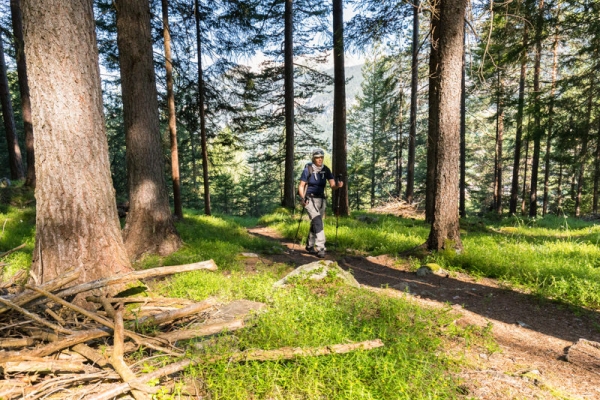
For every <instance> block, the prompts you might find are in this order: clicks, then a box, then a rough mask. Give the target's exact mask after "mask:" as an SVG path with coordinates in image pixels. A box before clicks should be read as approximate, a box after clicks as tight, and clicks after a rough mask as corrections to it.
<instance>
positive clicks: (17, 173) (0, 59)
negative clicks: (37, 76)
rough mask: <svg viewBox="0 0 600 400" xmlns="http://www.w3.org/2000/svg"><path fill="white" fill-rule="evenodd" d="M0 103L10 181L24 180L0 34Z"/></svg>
mask: <svg viewBox="0 0 600 400" xmlns="http://www.w3.org/2000/svg"><path fill="white" fill-rule="evenodd" d="M0 103H2V119H3V120H4V132H5V134H6V146H7V147H8V164H9V167H10V179H13V180H18V179H23V178H25V173H24V172H23V159H22V157H21V148H20V147H19V140H18V138H17V129H16V127H15V116H14V113H13V108H12V100H11V98H10V88H9V86H8V76H7V74H6V62H5V61H4V46H3V43H2V35H1V34H0Z"/></svg>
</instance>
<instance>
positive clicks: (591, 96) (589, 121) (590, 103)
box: [575, 75, 595, 217]
mask: <svg viewBox="0 0 600 400" xmlns="http://www.w3.org/2000/svg"><path fill="white" fill-rule="evenodd" d="M594 78H595V76H594V75H592V76H591V82H590V89H589V94H588V101H587V111H586V126H585V129H584V130H583V132H582V133H583V139H582V141H581V153H579V160H578V166H579V173H578V176H577V195H576V196H575V216H576V217H579V216H580V215H581V194H582V192H583V180H584V173H585V163H586V162H587V158H588V154H587V153H588V150H587V148H588V139H589V137H590V132H591V130H592V106H593V104H594V89H595V87H594V86H595V85H594V83H595V79H594Z"/></svg>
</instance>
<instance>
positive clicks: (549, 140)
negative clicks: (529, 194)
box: [542, 3, 560, 215]
mask: <svg viewBox="0 0 600 400" xmlns="http://www.w3.org/2000/svg"><path fill="white" fill-rule="evenodd" d="M559 6H560V3H559ZM558 15H560V11H559V13H558ZM552 49H553V50H552V54H553V56H552V83H551V86H550V104H549V106H548V137H547V138H546V156H545V160H544V163H545V166H544V200H543V203H542V215H546V214H547V213H548V202H549V199H548V192H549V185H550V182H549V181H550V151H551V150H552V130H553V128H554V95H555V92H556V70H557V66H558V33H556V34H555V35H554V44H553V45H552Z"/></svg>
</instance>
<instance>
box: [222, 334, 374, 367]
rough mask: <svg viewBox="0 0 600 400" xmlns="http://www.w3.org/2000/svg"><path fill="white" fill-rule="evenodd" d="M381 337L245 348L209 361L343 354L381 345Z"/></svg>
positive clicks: (269, 359)
mask: <svg viewBox="0 0 600 400" xmlns="http://www.w3.org/2000/svg"><path fill="white" fill-rule="evenodd" d="M382 346H383V342H382V341H381V339H375V340H367V341H364V342H359V343H348V344H334V345H331V346H325V347H313V348H308V349H303V348H301V347H283V348H280V349H276V350H247V351H243V352H240V353H234V354H232V355H231V356H225V357H221V356H219V357H215V358H213V359H211V360H210V361H212V362H215V361H219V360H222V359H226V360H229V361H231V362H240V361H251V360H255V361H275V360H290V359H293V358H296V357H315V356H326V355H331V354H344V353H349V352H351V351H356V350H371V349H376V348H378V347H382Z"/></svg>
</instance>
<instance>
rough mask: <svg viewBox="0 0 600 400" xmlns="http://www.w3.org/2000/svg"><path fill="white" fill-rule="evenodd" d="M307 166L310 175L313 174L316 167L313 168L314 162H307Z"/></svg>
mask: <svg viewBox="0 0 600 400" xmlns="http://www.w3.org/2000/svg"><path fill="white" fill-rule="evenodd" d="M305 168H308V175H309V176H310V175H312V174H313V171H314V169H313V164H312V163H308V164H306V166H305Z"/></svg>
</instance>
